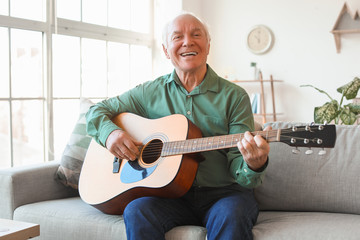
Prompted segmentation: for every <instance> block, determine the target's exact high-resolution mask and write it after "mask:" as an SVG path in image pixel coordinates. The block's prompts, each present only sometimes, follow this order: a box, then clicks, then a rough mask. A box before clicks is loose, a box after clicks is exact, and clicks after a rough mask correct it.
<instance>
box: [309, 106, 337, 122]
mask: <svg viewBox="0 0 360 240" xmlns="http://www.w3.org/2000/svg"><path fill="white" fill-rule="evenodd" d="M338 108H339V104H338V102H337V101H336V100H333V101H331V102H327V103H325V104H324V105H323V106H321V107H315V109H314V121H315V123H324V122H325V121H326V122H328V123H329V122H331V121H332V120H334V119H335V118H336V117H337V115H338V114H339V111H338Z"/></svg>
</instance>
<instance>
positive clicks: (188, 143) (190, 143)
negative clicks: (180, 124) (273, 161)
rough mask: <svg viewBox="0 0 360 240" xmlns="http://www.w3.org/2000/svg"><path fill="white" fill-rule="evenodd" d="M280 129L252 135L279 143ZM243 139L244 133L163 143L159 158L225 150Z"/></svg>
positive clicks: (257, 132) (256, 132)
mask: <svg viewBox="0 0 360 240" xmlns="http://www.w3.org/2000/svg"><path fill="white" fill-rule="evenodd" d="M280 134H281V129H277V130H271V131H255V132H252V135H253V136H255V135H260V136H261V137H263V138H264V139H265V140H266V141H268V142H278V141H280ZM243 137H244V133H238V134H230V135H222V136H215V137H205V138H194V139H188V140H184V141H173V142H165V143H164V145H163V149H162V152H161V156H163V157H167V156H173V155H180V154H189V153H197V152H206V151H211V150H219V149H225V148H232V147H236V145H237V143H238V142H239V141H241V140H242V139H243Z"/></svg>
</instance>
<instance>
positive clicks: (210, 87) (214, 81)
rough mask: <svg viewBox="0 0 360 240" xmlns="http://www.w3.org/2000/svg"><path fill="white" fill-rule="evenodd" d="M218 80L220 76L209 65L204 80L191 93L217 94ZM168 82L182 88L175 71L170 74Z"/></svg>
mask: <svg viewBox="0 0 360 240" xmlns="http://www.w3.org/2000/svg"><path fill="white" fill-rule="evenodd" d="M218 78H219V76H218V75H217V74H216V73H215V71H214V70H213V69H212V68H211V67H210V66H209V65H207V71H206V74H205V78H204V80H203V81H202V82H201V83H200V85H199V86H197V87H196V88H195V89H194V90H193V91H192V92H191V93H194V94H197V93H205V92H207V91H212V92H216V93H217V92H219V81H218ZM166 82H167V83H170V82H175V83H176V84H178V85H179V86H182V84H181V82H180V79H179V77H178V75H177V74H176V72H175V69H174V71H173V72H172V73H171V74H170V76H169V78H168V79H167V81H166Z"/></svg>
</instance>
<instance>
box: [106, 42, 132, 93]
mask: <svg viewBox="0 0 360 240" xmlns="http://www.w3.org/2000/svg"><path fill="white" fill-rule="evenodd" d="M108 79H109V85H108V93H109V97H112V96H117V95H119V94H121V93H123V92H125V91H126V90H128V89H129V87H130V61H129V45H128V44H122V43H113V42H109V43H108Z"/></svg>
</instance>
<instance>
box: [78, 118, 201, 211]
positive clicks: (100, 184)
mask: <svg viewBox="0 0 360 240" xmlns="http://www.w3.org/2000/svg"><path fill="white" fill-rule="evenodd" d="M113 122H114V123H115V124H116V125H118V126H119V127H120V128H122V129H123V130H125V131H126V132H127V133H128V134H130V136H131V137H133V138H134V139H135V140H137V141H140V142H142V143H143V144H144V146H146V145H147V144H149V143H151V142H152V141H154V140H155V141H158V142H172V141H182V140H186V139H192V138H200V137H201V131H200V130H199V129H198V128H197V127H196V126H195V125H194V124H192V123H191V122H190V121H189V120H188V119H187V118H186V117H185V116H183V115H179V114H175V115H170V116H167V117H164V118H160V119H155V120H150V119H146V118H142V117H139V116H137V115H134V114H131V113H122V114H119V115H118V116H117V117H115V118H114V119H113ZM159 140H160V141H159ZM140 158H141V157H140ZM198 160H199V159H197V158H196V156H195V155H194V154H184V155H174V156H167V157H160V156H159V157H158V158H156V159H155V160H154V161H152V162H151V163H149V162H146V163H148V164H147V165H146V166H145V167H144V166H141V165H139V164H138V163H137V160H136V161H134V162H132V161H127V160H125V159H124V160H121V161H120V167H119V171H118V172H117V171H116V170H115V172H113V168H114V166H113V162H114V156H113V155H112V154H111V153H110V152H109V151H108V150H107V149H106V148H104V147H102V146H100V145H99V144H98V143H96V142H95V141H94V140H93V141H92V142H91V144H90V146H89V149H88V152H87V154H86V157H85V160H84V163H83V166H82V170H81V175H80V180H79V193H80V196H81V198H82V199H83V201H85V202H86V203H88V204H90V205H92V206H94V207H96V208H97V209H99V210H101V211H102V212H104V213H107V214H122V213H123V211H124V209H125V207H126V205H127V204H128V203H130V202H131V201H132V200H134V199H137V198H139V197H144V196H158V197H166V198H178V197H181V196H182V195H184V194H185V193H186V192H187V191H188V190H189V189H190V187H191V186H192V183H193V181H194V179H195V175H196V172H197V168H198Z"/></svg>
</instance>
